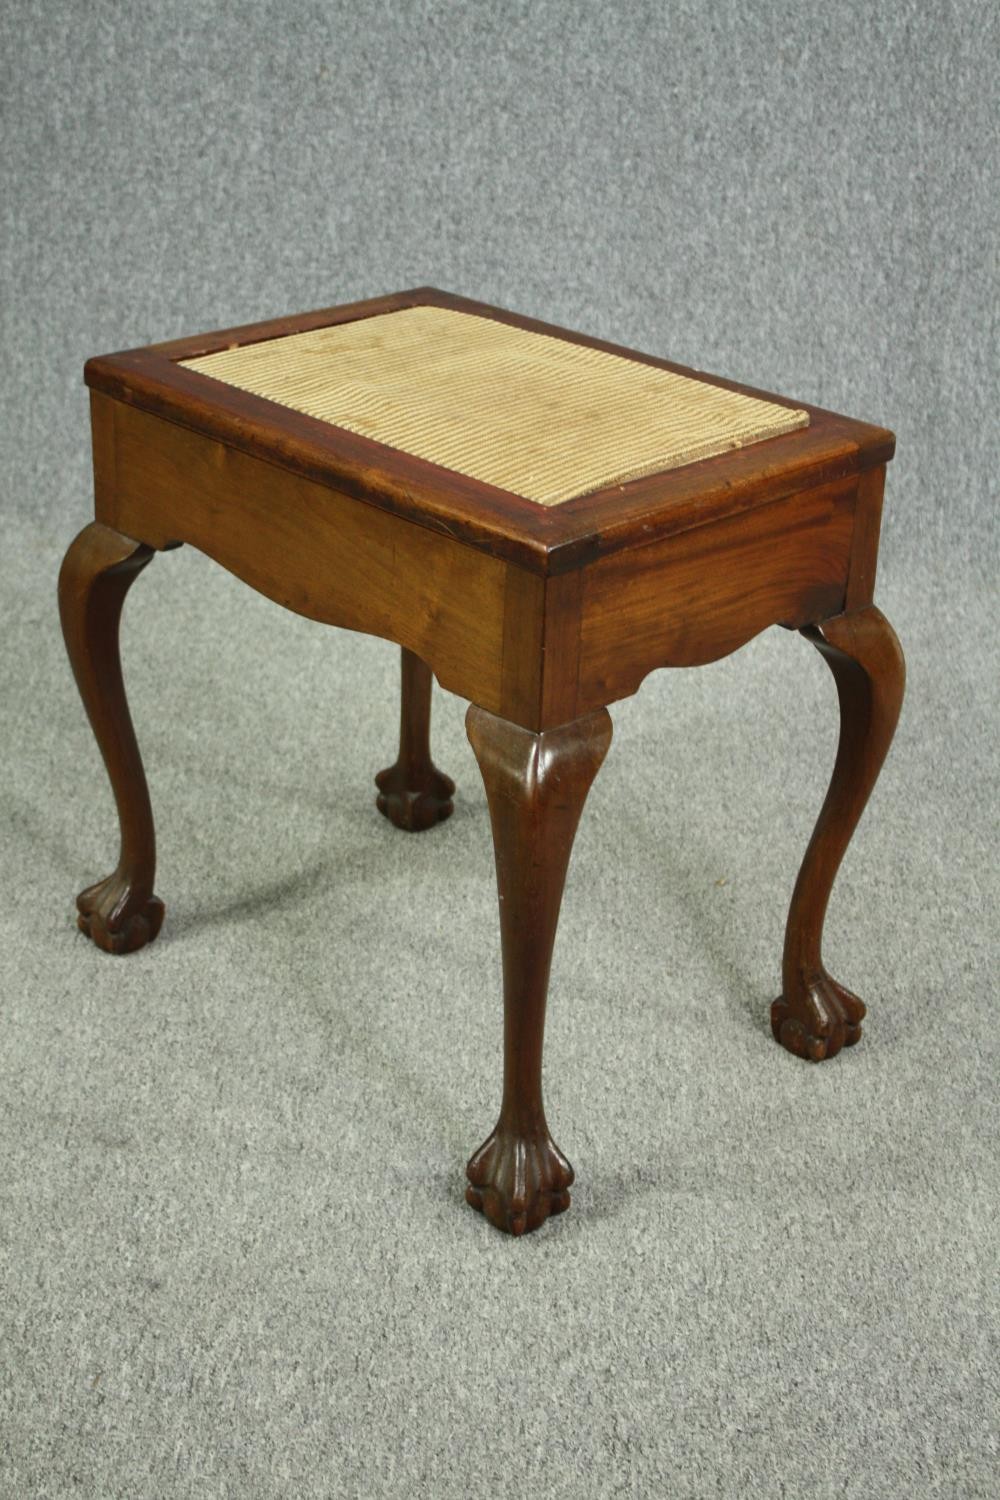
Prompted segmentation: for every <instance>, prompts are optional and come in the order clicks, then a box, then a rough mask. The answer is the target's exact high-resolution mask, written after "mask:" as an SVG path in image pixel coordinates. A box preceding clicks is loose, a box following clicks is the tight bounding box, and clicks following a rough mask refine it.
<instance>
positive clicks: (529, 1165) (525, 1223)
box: [465, 1125, 573, 1235]
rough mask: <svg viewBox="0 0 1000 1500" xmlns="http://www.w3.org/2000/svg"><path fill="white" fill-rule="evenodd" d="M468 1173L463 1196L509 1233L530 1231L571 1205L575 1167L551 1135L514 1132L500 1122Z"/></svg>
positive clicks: (467, 1169) (471, 1164)
mask: <svg viewBox="0 0 1000 1500" xmlns="http://www.w3.org/2000/svg"><path fill="white" fill-rule="evenodd" d="M466 1172H467V1174H468V1178H469V1186H468V1187H467V1188H466V1190H465V1201H466V1202H467V1203H469V1204H471V1205H472V1207H473V1208H475V1209H477V1210H478V1211H479V1213H481V1214H484V1215H485V1217H486V1218H487V1219H489V1221H490V1223H491V1224H494V1225H495V1226H496V1228H497V1229H502V1230H504V1232H505V1233H507V1234H513V1235H521V1234H527V1233H529V1232H530V1231H531V1230H532V1229H537V1228H538V1227H539V1226H540V1225H541V1224H544V1223H545V1220H546V1219H548V1218H550V1217H551V1216H552V1215H553V1214H561V1213H565V1211H566V1209H567V1208H569V1188H570V1186H571V1184H572V1182H573V1168H572V1167H571V1166H570V1164H569V1162H568V1161H567V1160H566V1158H565V1156H563V1154H562V1152H561V1151H560V1150H559V1148H558V1146H556V1145H555V1144H554V1142H553V1141H552V1140H551V1138H550V1137H549V1136H548V1134H545V1135H541V1136H523V1135H515V1134H512V1133H510V1132H508V1131H506V1130H504V1129H503V1128H502V1127H501V1126H499V1125H498V1126H497V1128H496V1129H495V1130H494V1132H493V1134H492V1135H491V1136H490V1137H489V1138H488V1139H487V1140H486V1141H484V1142H483V1144H482V1145H481V1146H480V1148H479V1150H478V1151H477V1152H476V1153H475V1155H474V1156H473V1157H472V1159H471V1160H470V1162H469V1165H468V1167H467V1168H466Z"/></svg>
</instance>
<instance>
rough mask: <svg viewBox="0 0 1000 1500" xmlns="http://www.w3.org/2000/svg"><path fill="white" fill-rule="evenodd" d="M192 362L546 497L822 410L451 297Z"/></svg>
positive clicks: (654, 468) (708, 450)
mask: <svg viewBox="0 0 1000 1500" xmlns="http://www.w3.org/2000/svg"><path fill="white" fill-rule="evenodd" d="M183 363H184V364H185V365H186V366H187V367H188V368H189V369H191V370H198V371H200V372H201V374H203V375H210V376H212V378H213V379H215V380H222V381H225V382H226V383H227V384H228V385H234V386H238V387H239V388H240V389H241V390H245V391H253V392H254V393H255V394H256V395H258V396H266V397H267V399H268V400H270V401H277V402H279V403H280V404H281V405H282V406H289V407H291V408H292V409H293V410H294V411H301V412H307V413H308V414H309V415H310V416H313V417H319V418H320V419H321V420H322V421H325V422H332V423H334V424H335V425H336V426H338V427H346V428H348V429H349V430H350V431H351V432H357V433H362V434H364V436H365V437H369V438H374V439H375V441H376V442H379V443H384V444H386V445H387V446H388V447H390V448H397V449H400V450H401V451H402V452H404V453H412V454H416V455H417V456H418V457H419V458H424V459H429V460H430V462H431V463H435V464H440V465H441V466H442V467H444V468H446V469H452V470H454V471H455V472H457V473H459V474H466V475H469V476H470V477H471V478H473V479H479V480H482V481H484V482H485V483H487V484H492V485H497V486H498V487H499V488H500V489H503V490H508V491H511V492H512V493H514V494H515V495H522V496H523V497H524V498H525V499H527V500H534V501H537V503H538V504H539V505H559V504H561V503H562V502H563V501H564V500H569V499H571V498H572V497H573V496H574V495H582V494H587V493H589V492H590V491H592V490H598V489H602V488H604V486H605V485H612V484H616V483H621V482H624V481H625V480H627V479H635V478H637V477H638V476H639V475H641V474H652V473H656V472H659V471H660V470H663V469H676V468H679V467H680V466H681V465H682V464H687V463H691V462H693V461H694V460H695V459H698V458H708V457H711V456H712V455H713V454H716V453H724V452H726V451H727V450H728V449H730V448H743V447H745V446H746V445H747V444H749V443H756V442H759V441H760V440H761V439H762V438H769V437H776V436H777V435H778V434H779V433H783V432H790V431H792V430H793V429H794V428H796V427H805V426H806V425H807V424H808V422H809V416H808V413H807V412H804V411H796V410H793V409H791V408H790V407H787V406H777V405H775V404H774V403H773V402H769V401H759V400H757V399H756V398H755V397H752V396H743V395H739V394H738V393H736V392H735V391H727V390H723V389H721V388H720V387H718V386H713V385H707V384H705V383H704V382H703V381H700V380H691V379H690V378H689V377H687V376H685V375H675V374H673V373H672V372H671V371H669V370H660V369H657V368H656V367H655V366H653V365H644V364H639V363H638V362H637V361H635V360H630V359H624V358H622V356H621V355H617V354H606V353H604V352H603V351H602V350H599V349H588V348H586V347H585V346H583V345H580V344H571V343H569V342H567V341H566V340H565V339H560V338H553V337H551V336H550V335H548V334H540V333H530V332H528V331H527V330H525V329H522V328H513V327H511V326H510V325H508V324H506V323H498V322H496V321H495V320H494V319H492V318H480V317H476V316H473V315H471V314H469V313H462V312H454V311H452V310H451V309H448V308H441V307H409V308H405V309H403V310H402V311H400V312H392V313H382V314H381V315H379V316H378V317H374V318H363V319H360V320H358V321H357V322H353V323H340V324H337V325H335V326H334V327H331V328H318V329H316V330H314V331H313V332H310V333H295V334H288V335H286V336H285V337H284V338H277V339H268V340H266V341H265V342H263V343H259V344H246V345H243V346H242V347H239V348H235V349H225V350H222V351H221V352H220V353H218V354H204V355H200V356H198V358H196V359H188V360H184V361H183Z"/></svg>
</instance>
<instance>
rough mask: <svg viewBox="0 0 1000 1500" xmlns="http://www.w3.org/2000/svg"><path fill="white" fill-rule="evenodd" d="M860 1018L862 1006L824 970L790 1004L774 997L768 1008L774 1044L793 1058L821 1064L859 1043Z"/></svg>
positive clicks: (785, 999) (862, 1012)
mask: <svg viewBox="0 0 1000 1500" xmlns="http://www.w3.org/2000/svg"><path fill="white" fill-rule="evenodd" d="M864 1017H865V1006H864V1002H863V1001H861V1000H859V999H858V997H857V995H854V994H852V993H851V991H850V990H847V989H845V988H844V986H843V985H842V984H838V983H837V981H836V980H835V979H831V978H830V975H829V974H827V972H826V970H825V969H824V970H822V971H821V972H820V973H819V974H816V975H814V976H813V978H812V979H811V980H810V981H809V982H808V983H803V985H802V987H801V990H800V992H799V993H798V994H796V995H794V996H793V997H792V999H791V1000H789V998H787V997H786V996H785V995H779V996H778V998H777V1000H775V1001H774V1003H773V1004H772V1006H771V1030H772V1031H773V1032H774V1039H775V1041H776V1042H780V1044H781V1046H782V1047H785V1048H786V1049H787V1050H788V1051H789V1052H793V1053H794V1054H795V1056H796V1057H805V1058H807V1059H808V1060H809V1061H810V1062H823V1061H825V1059H827V1058H830V1057H836V1055H837V1053H838V1052H839V1051H840V1049H841V1047H853V1046H854V1045H855V1043H856V1042H859V1041H860V1040H861V1022H862V1021H863V1020H864Z"/></svg>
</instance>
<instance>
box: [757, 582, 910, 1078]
mask: <svg viewBox="0 0 1000 1500" xmlns="http://www.w3.org/2000/svg"><path fill="white" fill-rule="evenodd" d="M802 634H803V635H804V636H805V637H806V638H807V640H810V641H812V643H813V645H814V646H815V647H816V648H817V650H819V651H820V652H821V653H822V655H823V656H824V657H825V658H826V661H827V665H828V666H829V668H830V670H831V672H832V673H833V675H834V679H835V680H836V684H837V694H838V696H839V698H840V744H839V747H838V750H837V759H836V763H835V765H834V768H833V779H832V780H831V782H830V790H829V791H828V792H827V795H826V801H825V802H824V803H823V808H822V811H821V812H820V815H819V821H818V822H817V824H816V829H815V832H814V833H813V836H812V839H811V841H810V844H809V847H808V849H807V850H806V855H805V859H804V860H803V861H802V868H801V870H800V871H799V878H798V880H797V882H796V885H795V890H794V893H793V895H792V904H791V908H790V910H789V913H788V926H787V928H786V931H785V956H784V963H783V965H782V984H783V991H782V994H781V995H780V996H779V997H778V999H777V1000H775V1002H774V1004H773V1005H772V1006H771V1026H772V1029H773V1031H774V1035H775V1038H776V1039H777V1041H779V1042H780V1043H781V1045H782V1046H783V1047H787V1048H788V1050H789V1052H794V1053H795V1054H796V1055H797V1056H798V1057H808V1058H810V1059H811V1060H812V1061H814V1062H821V1061H822V1060H823V1059H824V1058H827V1057H835V1056H836V1055H837V1053H838V1052H839V1051H840V1049H841V1047H853V1046H854V1043H855V1042H857V1041H859V1040H860V1038H861V1022H862V1020H863V1019H864V1015H865V1007H864V1005H863V1004H862V1002H861V1001H860V1000H859V999H858V997H857V995H854V994H852V993H851V991H850V990H847V989H845V988H844V987H843V985H841V984H838V983H837V981H836V980H835V979H831V977H830V975H829V974H828V973H827V972H826V969H825V968H824V967H823V958H822V953H821V947H822V940H823V920H824V918H825V916H826V907H827V902H828V900H829V898H830V891H831V890H832V888H833V882H834V880H835V879H836V876H837V871H838V869H839V868H840V862H841V860H842V859H843V857H844V855H845V853H846V852H847V846H848V844H849V843H850V841H851V836H852V834H853V833H854V830H855V828H856V827H857V824H858V819H859V818H860V817H861V814H862V813H863V812H864V810H865V805H866V803H867V801H868V798H869V797H870V796H871V791H872V788H873V787H874V785H875V781H876V778H877V777H878V773H879V771H880V770H881V769H882V762H883V761H884V760H885V757H886V754H887V752H888V749H889V746H890V744H891V743H892V737H893V735H894V733H895V731H896V721H897V719H898V718H899V710H900V707H901V706H902V702H903V687H904V682H905V676H906V672H905V667H904V665H903V653H902V651H901V650H900V645H899V642H898V640H897V639H896V634H895V631H894V630H893V628H892V626H891V625H890V624H889V622H888V620H887V619H886V618H885V616H884V615H883V614H882V613H881V611H880V610H877V609H876V608H875V607H874V605H872V606H870V607H869V608H867V609H863V610H859V611H858V613H857V614H854V615H840V616H839V617H838V618H836V619H833V620H826V621H825V622H824V623H823V624H822V625H818V626H810V627H808V628H807V629H805V630H803V632H802Z"/></svg>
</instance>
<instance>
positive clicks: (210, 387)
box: [84, 287, 895, 576]
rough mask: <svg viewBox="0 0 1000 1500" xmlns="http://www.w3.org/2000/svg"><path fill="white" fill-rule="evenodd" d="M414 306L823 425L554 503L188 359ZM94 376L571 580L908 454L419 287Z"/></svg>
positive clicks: (150, 405) (873, 431) (192, 422)
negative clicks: (487, 320) (612, 357)
mask: <svg viewBox="0 0 1000 1500" xmlns="http://www.w3.org/2000/svg"><path fill="white" fill-rule="evenodd" d="M412 306H440V307H448V308H453V309H455V310H457V311H464V312H468V313H471V314H474V315H476V316H482V317H492V318H495V319H496V320H497V321H501V322H505V323H508V324H510V325H512V326H515V327H521V328H525V329H528V330H530V331H535V332H541V333H546V334H549V335H551V336H553V337H558V338H562V339H564V340H566V341H567V342H571V343H576V344H580V345H584V346H587V347H590V348H595V349H601V350H604V351H606V352H608V353H612V354H617V355H619V356H621V357H623V358H627V359H632V360H636V361H638V362H639V363H643V364H648V365H651V366H654V367H656V368H660V369H665V370H670V371H674V372H677V373H679V374H683V375H685V376H688V377H689V378H692V379H696V380H701V381H704V382H705V383H706V384H711V385H716V386H719V387H722V388H725V389H728V390H734V391H739V392H742V393H745V394H747V395H751V396H756V397H760V398H763V399H766V400H769V401H774V402H776V403H778V404H781V405H784V406H789V407H794V406H801V407H802V408H803V409H805V410H807V411H808V412H809V414H810V425H809V426H808V427H806V428H801V429H798V430H797V431H795V432H791V433H785V434H782V435H781V436H779V437H776V438H770V439H767V440H765V441H763V442H761V443H754V444H751V445H750V446H749V447H747V448H742V449H737V450H734V451H731V452H728V453H725V454H720V455H718V456H717V457H715V458H709V459H702V460H699V461H697V462H696V463H693V464H687V465H685V466H683V467H682V468H679V469H671V470H667V471H661V472H660V473H657V474H653V475H648V476H644V477H642V478H639V479H635V480H631V481H629V482H628V483H626V484H622V485H615V486H609V487H606V488H604V489H602V490H597V491H594V492H592V493H591V494H587V495H579V496H576V497H574V498H573V499H572V500H569V501H566V502H565V503H564V504H562V505H558V506H552V507H546V506H541V505H537V504H535V503H534V502H532V501H530V500H526V499H524V498H523V497H522V496H519V495H514V494H512V493H510V492H509V491H506V490H502V489H499V488H497V487H495V486H492V485H488V484H484V483H482V482H480V481H478V480H475V479H471V478H469V477H467V476H464V475H460V474H457V473H455V472H454V471H453V470H449V469H443V468H441V467H440V466H439V465H437V464H432V463H428V462H427V461H426V460H424V459H419V458H416V457H414V456H412V455H409V454H405V453H402V452H401V451H399V450H397V449H393V448H388V447H386V446H385V445H383V444H381V443H376V442H374V441H373V440H371V439H370V438H366V437H363V436H361V435H360V434H356V433H352V432H348V431H347V430H346V429H344V428H338V427H336V426H334V425H333V424H331V423H328V422H322V421H320V420H319V419H318V418H314V417H310V416H307V415H306V414H304V413H300V412H294V411H292V410H291V409H290V408H288V407H284V406H281V405H279V404H278V403H276V402H272V401H268V400H265V399H264V398H262V397H259V396H254V395H252V394H251V393H249V392H245V391H240V390H238V389H237V388H235V387H232V386H227V385H225V383H224V382H221V381H216V380H212V379H211V378H210V377H208V376H205V375H202V374H200V373H199V372H197V371H194V370H189V369H186V368H185V367H184V366H183V365H181V364H179V363H178V361H180V360H183V359H185V358H191V357H194V356H195V355H197V354H199V353H208V352H212V351H213V350H216V349H221V348H227V347H232V346H233V345H236V344H241V343H251V342H257V341H260V340H262V339H267V338H276V337H281V336H284V335H286V334H289V333H295V332H303V331H305V330H306V329H311V328H320V327H326V326H330V325H332V324H334V323H337V322H347V321H351V320H353V319H357V318H361V317H375V316H378V315H379V314H381V313H385V312H391V311H395V310H399V309H400V308H403V307H412ZM84 378H85V380H86V382H87V384H88V385H89V386H90V387H91V389H93V390H99V391H103V392H104V393H105V394H107V395H109V396H111V397H112V398H114V399H115V400H118V401H122V402H124V403H126V404H129V405H135V406H138V407H140V408H141V409H143V410H146V411H150V412H152V413H154V414H155V415H157V416H160V417H163V418H164V419H165V420H167V421H172V422H175V423H177V424H178V425H180V426H185V427H189V428H191V429H192V430H194V431H197V432H202V433H204V434H205V435H207V436H210V437H212V438H215V439H217V440H218V441H221V442H224V443H226V444H228V445H229V446H232V447H235V448H239V449H241V450H242V451H244V452H248V453H252V454H253V455H254V456H256V457H259V458H262V459H263V460H264V461H266V462H271V463H274V464H277V465H279V466H280V467H283V468H288V469H291V470H293V471H294V472H297V473H300V474H303V475H304V476H305V477H307V478H309V479H313V480H315V481H317V482H319V483H322V484H326V485H330V486H332V487H333V488H336V489H338V490H341V491H343V492H344V493H346V494H350V495H353V496H355V497H356V498H358V499H360V500H363V501H365V502H366V503H370V504H373V505H377V506H379V507H381V508H382V509H387V510H390V511H393V512H395V513H397V514H399V515H403V516H405V517H406V518H407V519H409V520H412V521H415V522H417V523H418V524H419V525H423V526H427V527H430V528H431V529H436V530H441V531H444V532H445V533H447V534H448V535H450V536H453V537H455V538H456V539H457V540H460V541H463V542H466V543H468V544H469V545H470V546H474V547H477V548H480V549H482V550H485V551H487V552H490V553H492V554H493V555H494V556H497V557H502V558H505V559H507V560H508V561H512V562H515V563H517V564H518V565H519V566H521V567H525V568H527V569H528V570H529V571H531V572H536V573H541V574H543V575H550V576H555V575H559V574H562V573H565V572H568V571H572V570H573V569H576V568H579V567H582V566H584V565H585V564H586V563H587V562H588V561H589V560H591V559H592V558H594V557H597V556H600V555H604V554H606V553H608V552H614V551H618V550H619V549H621V548H623V547H630V546H634V545H637V544H642V543H643V542H646V541H653V540H657V539H659V538H660V537H663V536H668V535H671V534H674V533H680V532H683V531H686V530H689V529H691V528H692V527H694V526H700V525H705V524H708V523H710V522H712V521H714V520H718V519H722V518H723V517H725V516H727V515H731V514H734V513H737V512H739V511H740V510H742V509H745V508H748V507H750V506H754V505H758V504H762V503H767V502H769V501H771V500H777V499H782V498H784V497H786V496H787V495H789V494H793V493H795V492H796V491H797V490H799V489H804V488H809V487H811V486H813V485H816V484H820V483H823V482H825V481H827V480H830V479H836V478H840V477H843V476H844V475H846V474H849V473H854V472H863V471H865V470H867V469H869V468H871V467H873V466H875V465H878V464H884V463H886V462H888V461H889V459H890V458H891V457H892V454H893V451H894V446H895V438H894V436H893V434H892V433H891V432H889V431H888V430H886V429H884V428H880V427H873V426H870V425H869V424H867V423H863V422H857V421H854V420H853V419H851V418H848V417H842V416H839V415H838V414H837V413H834V412H828V411H825V410H824V409H823V408H820V407H814V406H810V405H809V404H808V403H805V402H796V401H793V400H791V399H790V398H788V397H786V396H778V395H776V394H774V393H773V392H767V391H761V390H758V389H756V388H754V387H751V386H746V385H741V384H739V383H737V382H735V381H730V380H727V379H724V378H723V377H719V376H714V375H709V374H706V373H705V372H703V371H699V370H694V369H691V368H689V367H687V366H684V365H679V364H677V363H675V362H672V361H670V360H665V359H660V358H658V357H656V356H654V355H648V354H644V353H641V352H640V351H637V350H632V349H628V348H626V347H625V346H622V345H616V344H612V343H609V342H608V341H607V340H603V339H595V338H592V337H590V336H589V335H587V334H581V333H577V332H574V331H572V330H569V329H563V328H560V327H559V326H558V325H556V324H550V323H543V322H541V321H540V320H538V319H534V318H527V317H524V316H523V315H521V314H519V313H513V312H508V311H507V310H506V309H504V308H498V307H493V306H491V305H490V304H488V303H483V302H477V301H475V300H473V299H471V298H466V297H460V296H457V295H455V294H452V293H449V292H444V291H440V290H439V289H437V288H434V287H416V288H412V289H411V290H409V291H404V292H396V293H392V294H390V295H388V296H384V297H377V298H370V299H367V300H365V301H363V302H355V303H350V304H346V305H343V306H340V307H333V308H326V309H320V310H317V311H314V312H310V313H300V314H297V315H295V316H292V317H286V318H278V319H271V320H270V321H268V322H264V323H252V324H245V325H242V326H241V327H237V328H231V329H223V330H219V331H216V332H215V333H212V334H201V335H197V336H194V337H191V338H185V339H175V340H172V341H169V342H167V343H163V344H154V345H148V346H146V347H144V348H141V349H133V350H125V351H122V352H120V353H117V354H109V355H99V356H96V357H95V358H93V359H90V360H88V361H87V364H86V366H85V369H84Z"/></svg>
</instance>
